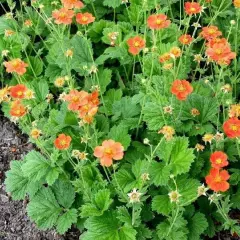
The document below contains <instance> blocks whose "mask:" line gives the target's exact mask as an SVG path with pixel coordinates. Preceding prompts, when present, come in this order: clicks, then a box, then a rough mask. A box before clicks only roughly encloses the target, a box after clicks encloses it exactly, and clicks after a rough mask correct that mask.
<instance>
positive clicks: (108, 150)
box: [105, 148, 113, 155]
mask: <svg viewBox="0 0 240 240" xmlns="http://www.w3.org/2000/svg"><path fill="white" fill-rule="evenodd" d="M105 153H106V154H108V155H111V154H112V153H113V151H112V149H111V148H106V149H105Z"/></svg>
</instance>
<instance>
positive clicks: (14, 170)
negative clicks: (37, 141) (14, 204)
mask: <svg viewBox="0 0 240 240" xmlns="http://www.w3.org/2000/svg"><path fill="white" fill-rule="evenodd" d="M22 164H23V162H22V161H11V163H10V170H9V171H7V172H6V180H5V184H6V191H7V192H9V193H11V196H12V198H13V200H21V199H24V197H25V195H26V193H27V189H28V183H29V181H28V178H26V177H25V176H24V175H23V172H22V168H21V167H22Z"/></svg>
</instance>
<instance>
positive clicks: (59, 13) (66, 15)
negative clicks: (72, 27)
mask: <svg viewBox="0 0 240 240" xmlns="http://www.w3.org/2000/svg"><path fill="white" fill-rule="evenodd" d="M52 17H53V18H54V19H55V23H56V24H66V25H69V24H71V23H72V18H73V17H74V11H73V10H69V9H66V8H61V9H59V10H54V11H53V12H52Z"/></svg>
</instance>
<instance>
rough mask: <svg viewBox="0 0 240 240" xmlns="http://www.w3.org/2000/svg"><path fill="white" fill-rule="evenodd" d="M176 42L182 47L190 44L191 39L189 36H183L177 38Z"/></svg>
mask: <svg viewBox="0 0 240 240" xmlns="http://www.w3.org/2000/svg"><path fill="white" fill-rule="evenodd" d="M178 40H179V42H180V43H182V44H183V45H188V44H190V43H191V42H192V40H193V38H192V37H191V35H189V34H183V35H182V36H180V37H179V39H178Z"/></svg>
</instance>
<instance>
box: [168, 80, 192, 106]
mask: <svg viewBox="0 0 240 240" xmlns="http://www.w3.org/2000/svg"><path fill="white" fill-rule="evenodd" d="M192 91H193V87H192V85H191V84H190V83H189V82H188V81H187V80H179V79H177V80H175V81H174V82H173V84H172V87H171V92H172V94H174V95H176V97H177V99H178V100H180V101H183V100H186V99H187V96H188V95H189V94H190V93H191V92H192Z"/></svg>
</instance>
